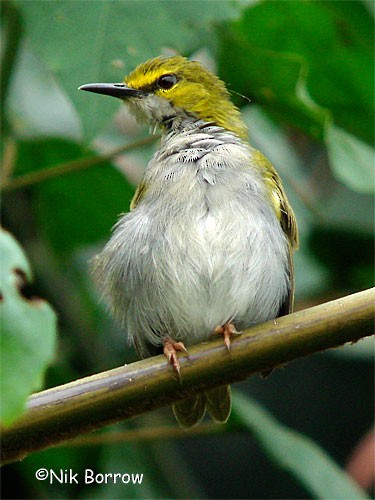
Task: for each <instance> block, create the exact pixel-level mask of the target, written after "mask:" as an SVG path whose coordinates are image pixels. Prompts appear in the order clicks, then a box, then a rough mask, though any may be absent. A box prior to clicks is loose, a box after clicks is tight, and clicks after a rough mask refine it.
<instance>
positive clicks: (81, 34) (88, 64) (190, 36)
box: [17, 0, 245, 137]
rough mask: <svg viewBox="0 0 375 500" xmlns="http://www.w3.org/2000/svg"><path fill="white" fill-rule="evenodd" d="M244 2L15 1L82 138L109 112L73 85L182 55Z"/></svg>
mask: <svg viewBox="0 0 375 500" xmlns="http://www.w3.org/2000/svg"><path fill="white" fill-rule="evenodd" d="M244 3H245V2H233V1H227V0H212V1H210V2H196V1H194V0H180V1H179V2H171V1H163V0H154V1H149V0H138V1H130V0H127V1H121V2H119V1H113V0H107V1H98V2H87V1H85V0H76V1H74V2H72V1H65V0H59V1H54V0H53V1H52V0H48V1H45V2H40V1H30V0H27V1H24V0H19V1H17V5H18V6H19V7H20V9H21V12H22V14H23V17H24V20H25V28H26V33H27V35H28V39H29V40H30V42H31V45H32V48H33V49H34V51H35V53H36V54H37V56H38V57H39V58H40V59H41V60H42V61H43V63H44V65H45V66H46V68H48V70H49V71H50V72H51V73H52V74H53V75H54V77H55V79H56V81H57V82H58V83H60V85H61V86H62V87H63V88H64V90H65V91H66V93H67V94H68V95H69V96H70V98H71V99H72V101H73V102H74V104H75V106H76V108H77V110H78V111H79V115H80V117H81V119H82V122H83V125H84V130H85V131H86V133H87V136H88V137H91V136H92V135H94V133H96V132H98V131H99V130H100V129H101V128H102V127H103V124H104V123H105V122H106V121H107V120H108V119H109V118H110V116H111V115H112V114H113V112H114V110H115V109H116V107H118V106H119V103H117V102H116V101H115V100H114V99H113V100H111V99H93V98H92V97H89V96H87V95H85V94H84V93H83V92H78V91H77V87H78V86H79V85H82V84H84V83H90V82H97V81H115V82H116V81H119V80H122V78H123V76H124V75H125V74H126V73H127V72H129V71H130V70H131V69H133V68H134V66H135V65H136V64H138V63H140V62H143V61H144V60H146V59H148V58H150V57H155V56H157V55H160V53H161V52H162V50H163V49H165V48H169V49H172V50H176V51H178V52H181V53H189V52H191V51H193V50H196V49H198V48H200V47H201V46H202V45H203V44H204V41H205V40H206V39H207V29H208V27H209V26H210V24H211V23H212V22H214V21H222V20H224V19H232V18H233V17H235V16H236V15H238V12H239V11H240V9H241V7H242V5H243V4H244Z"/></svg>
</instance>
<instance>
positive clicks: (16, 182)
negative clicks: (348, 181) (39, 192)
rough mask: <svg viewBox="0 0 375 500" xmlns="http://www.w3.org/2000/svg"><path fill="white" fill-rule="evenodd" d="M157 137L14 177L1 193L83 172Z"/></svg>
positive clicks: (148, 137)
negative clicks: (99, 154)
mask: <svg viewBox="0 0 375 500" xmlns="http://www.w3.org/2000/svg"><path fill="white" fill-rule="evenodd" d="M157 137H158V136H147V137H145V138H144V139H140V140H139V141H135V142H132V143H131V144H127V145H126V146H121V147H119V148H116V149H114V150H112V151H110V152H109V153H106V154H104V155H101V156H89V157H88V158H79V159H77V160H72V161H68V162H64V163H61V164H60V165H55V166H54V167H50V168H46V169H43V170H37V171H35V172H30V173H29V174H25V175H21V176H19V177H15V178H14V179H11V180H8V181H7V182H5V183H4V184H3V185H2V188H1V189H2V191H10V190H14V189H19V188H21V187H26V186H32V185H33V184H38V183H39V182H43V181H46V180H48V179H53V178H54V177H59V176H60V175H65V174H67V173H71V172H76V171H77V170H84V169H86V168H90V167H94V166H96V165H100V164H101V163H105V162H106V161H109V160H111V159H112V158H114V157H115V156H117V155H119V154H122V153H125V152H127V151H130V150H132V149H136V148H139V147H141V146H145V145H146V144H150V143H152V142H154V141H155V140H156V139H157Z"/></svg>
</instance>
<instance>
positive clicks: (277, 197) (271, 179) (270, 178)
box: [254, 151, 298, 316]
mask: <svg viewBox="0 0 375 500" xmlns="http://www.w3.org/2000/svg"><path fill="white" fill-rule="evenodd" d="M254 160H255V163H256V164H257V165H258V166H259V168H260V171H261V174H262V176H263V178H264V181H265V183H266V186H267V189H268V193H269V196H270V200H271V203H272V206H273V208H274V210H275V213H276V216H277V218H278V219H279V221H280V224H281V227H282V229H283V231H284V233H285V235H286V237H287V240H288V243H289V282H290V289H289V295H288V297H287V298H286V299H285V301H284V303H283V304H282V306H281V308H280V311H279V316H283V315H285V314H288V313H290V312H291V311H292V310H293V299H294V268H293V251H294V250H296V249H297V248H298V229H297V221H296V218H295V215H294V212H293V210H292V207H291V206H290V204H289V202H288V198H287V196H286V194H285V191H284V188H283V185H282V183H281V179H280V177H279V175H278V173H277V172H276V170H275V169H274V167H273V166H272V164H271V162H270V161H269V160H267V158H266V157H265V156H263V155H262V153H260V152H259V151H257V152H256V153H255V158H254Z"/></svg>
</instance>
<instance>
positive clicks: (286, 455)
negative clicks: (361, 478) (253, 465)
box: [233, 392, 368, 500]
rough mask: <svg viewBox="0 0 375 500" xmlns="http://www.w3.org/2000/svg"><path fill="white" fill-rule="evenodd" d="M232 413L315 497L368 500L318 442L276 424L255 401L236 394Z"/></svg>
mask: <svg viewBox="0 0 375 500" xmlns="http://www.w3.org/2000/svg"><path fill="white" fill-rule="evenodd" d="M233 413H234V416H235V418H237V419H238V420H239V422H240V424H241V425H242V426H243V428H244V429H248V430H249V431H250V432H252V433H254V434H255V436H256V438H257V439H258V441H259V443H260V445H261V446H262V447H263V448H264V450H265V452H266V453H267V455H268V456H269V457H270V458H271V459H272V460H274V461H275V463H276V464H278V465H279V466H280V467H283V468H284V469H286V470H288V471H289V472H290V473H291V474H293V475H294V476H295V477H296V478H297V479H298V480H299V481H300V482H301V483H302V484H303V485H304V486H305V488H306V489H307V490H308V491H310V493H311V494H312V495H313V498H323V499H326V498H335V499H348V500H353V499H354V498H355V499H357V500H360V499H366V498H368V497H367V496H366V494H365V493H364V492H363V491H361V490H360V489H359V488H358V487H357V486H356V485H355V484H354V483H353V482H352V481H351V480H350V478H349V477H348V476H347V475H346V474H345V473H344V472H343V471H342V470H341V469H340V468H339V467H338V466H337V465H336V464H335V462H334V461H333V460H332V459H331V458H330V457H329V456H328V455H327V453H326V452H325V451H324V450H322V449H321V448H320V447H319V446H318V445H317V444H316V443H314V442H313V441H312V440H311V439H309V438H307V437H306V436H304V435H302V434H299V433H298V432H295V431H293V430H291V429H289V428H287V427H286V426H284V425H282V424H280V423H279V422H277V420H276V419H275V418H273V417H272V416H271V415H270V414H269V413H268V412H267V411H266V410H264V409H263V408H262V407H261V406H260V405H259V404H258V403H256V402H255V401H253V400H251V399H249V398H247V397H245V396H243V395H241V394H240V393H239V392H236V393H235V394H234V397H233Z"/></svg>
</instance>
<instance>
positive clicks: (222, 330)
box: [213, 323, 242, 351]
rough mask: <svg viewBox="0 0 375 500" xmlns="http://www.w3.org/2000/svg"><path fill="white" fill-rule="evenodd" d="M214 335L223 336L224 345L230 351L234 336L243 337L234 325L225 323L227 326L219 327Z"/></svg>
mask: <svg viewBox="0 0 375 500" xmlns="http://www.w3.org/2000/svg"><path fill="white" fill-rule="evenodd" d="M213 333H214V335H223V337H224V345H225V347H226V348H227V350H228V351H229V350H230V340H231V337H233V335H241V333H242V332H238V331H237V330H236V327H235V326H234V324H233V323H225V325H223V326H221V325H219V326H217V327H216V328H215V329H214V331H213Z"/></svg>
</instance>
